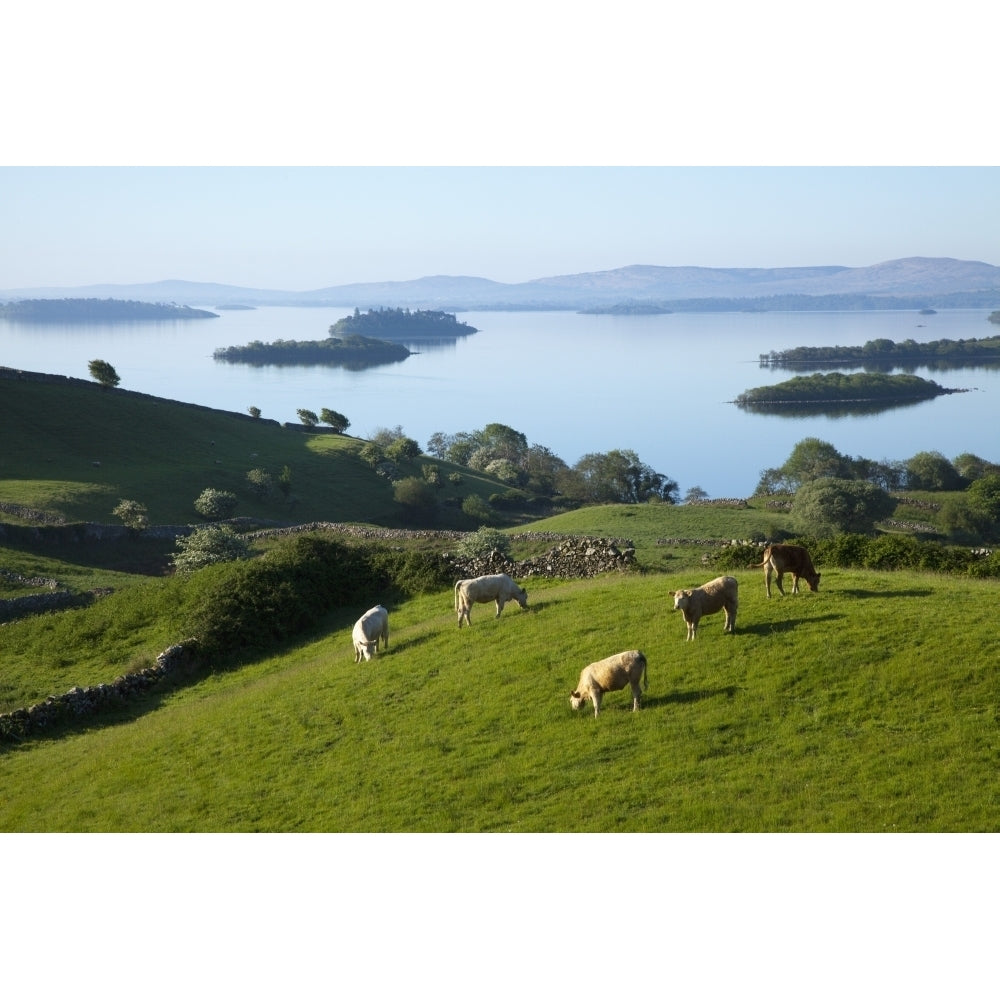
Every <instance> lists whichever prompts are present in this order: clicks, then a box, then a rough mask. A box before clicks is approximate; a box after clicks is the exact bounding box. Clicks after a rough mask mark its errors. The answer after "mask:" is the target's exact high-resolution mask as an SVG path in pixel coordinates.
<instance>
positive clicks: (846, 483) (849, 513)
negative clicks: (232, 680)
mask: <svg viewBox="0 0 1000 1000" xmlns="http://www.w3.org/2000/svg"><path fill="white" fill-rule="evenodd" d="M895 509H896V501H895V500H893V499H892V497H890V496H889V494H888V493H886V491H885V490H883V489H882V488H881V487H880V486H875V485H873V484H872V483H866V482H860V481H858V480H854V479H813V480H810V481H809V482H807V483H805V484H804V485H802V486H801V487H800V488H799V490H798V492H797V493H796V494H795V499H794V500H793V501H792V516H791V521H792V524H793V525H794V527H795V529H796V530H797V531H802V532H807V533H808V534H810V535H816V536H817V537H820V538H822V537H828V536H831V535H836V534H839V533H841V532H857V533H860V534H865V533H871V532H873V531H874V530H875V522H876V521H881V520H883V519H884V518H887V517H888V516H889V515H890V514H892V512H893V511H894V510H895Z"/></svg>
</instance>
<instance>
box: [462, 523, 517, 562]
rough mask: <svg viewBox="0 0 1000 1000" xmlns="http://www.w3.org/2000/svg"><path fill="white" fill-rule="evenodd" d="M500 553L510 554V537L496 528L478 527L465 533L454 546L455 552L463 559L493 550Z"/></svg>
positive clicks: (487, 553)
mask: <svg viewBox="0 0 1000 1000" xmlns="http://www.w3.org/2000/svg"><path fill="white" fill-rule="evenodd" d="M494 550H495V551H497V552H499V553H500V554H501V555H504V556H506V555H509V554H510V537H509V536H508V535H505V534H504V533H503V532H502V531H500V530H499V529H497V528H485V527H483V528H479V529H478V530H476V531H474V532H472V533H471V534H469V535H466V536H465V538H463V539H462V540H461V542H459V543H458V545H457V546H456V547H455V552H456V553H457V554H458V555H459V556H461V557H462V558H463V559H476V558H478V557H479V556H486V555H489V554H490V553H491V552H493V551H494Z"/></svg>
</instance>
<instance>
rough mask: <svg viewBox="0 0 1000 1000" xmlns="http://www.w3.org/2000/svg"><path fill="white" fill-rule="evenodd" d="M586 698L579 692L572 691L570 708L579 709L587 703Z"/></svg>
mask: <svg viewBox="0 0 1000 1000" xmlns="http://www.w3.org/2000/svg"><path fill="white" fill-rule="evenodd" d="M586 700H587V699H586V698H585V697H584V696H583V695H582V694H580V692H579V691H571V692H570V694H569V707H570V708H572V709H577V708H579V707H580V706H581V705H583V704H584V702H586Z"/></svg>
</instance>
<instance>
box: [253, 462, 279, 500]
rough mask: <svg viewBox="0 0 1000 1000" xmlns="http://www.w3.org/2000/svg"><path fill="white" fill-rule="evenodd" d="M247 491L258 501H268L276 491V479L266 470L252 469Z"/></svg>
mask: <svg viewBox="0 0 1000 1000" xmlns="http://www.w3.org/2000/svg"><path fill="white" fill-rule="evenodd" d="M247 489H248V490H250V492H251V493H252V494H253V495H254V496H255V497H257V499H258V500H266V499H267V498H268V497H269V496H270V495H271V493H272V492H273V490H274V479H273V478H272V477H271V473H270V472H267V471H265V470H264V469H251V470H250V471H249V472H248V473H247Z"/></svg>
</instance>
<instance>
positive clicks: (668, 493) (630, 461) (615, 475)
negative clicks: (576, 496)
mask: <svg viewBox="0 0 1000 1000" xmlns="http://www.w3.org/2000/svg"><path fill="white" fill-rule="evenodd" d="M573 468H574V470H575V471H576V472H577V473H578V474H579V475H580V477H581V484H582V490H583V493H582V496H581V497H580V499H582V500H583V501H584V502H585V503H645V502H647V501H649V500H665V501H667V502H668V503H674V502H676V498H677V493H678V489H679V487H678V485H677V483H675V482H674V481H673V480H672V479H669V478H667V477H666V476H664V475H662V474H661V473H659V472H656V471H654V470H653V469H652V468H651V467H650V466H648V465H646V463H645V462H641V461H639V456H638V455H637V454H636V453H635V452H634V451H632V450H631V449H628V448H626V449H614V450H612V451H609V452H590V453H588V454H586V455H584V456H583V457H582V458H581V459H580V461H579V462H577V463H576V465H574V466H573Z"/></svg>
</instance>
